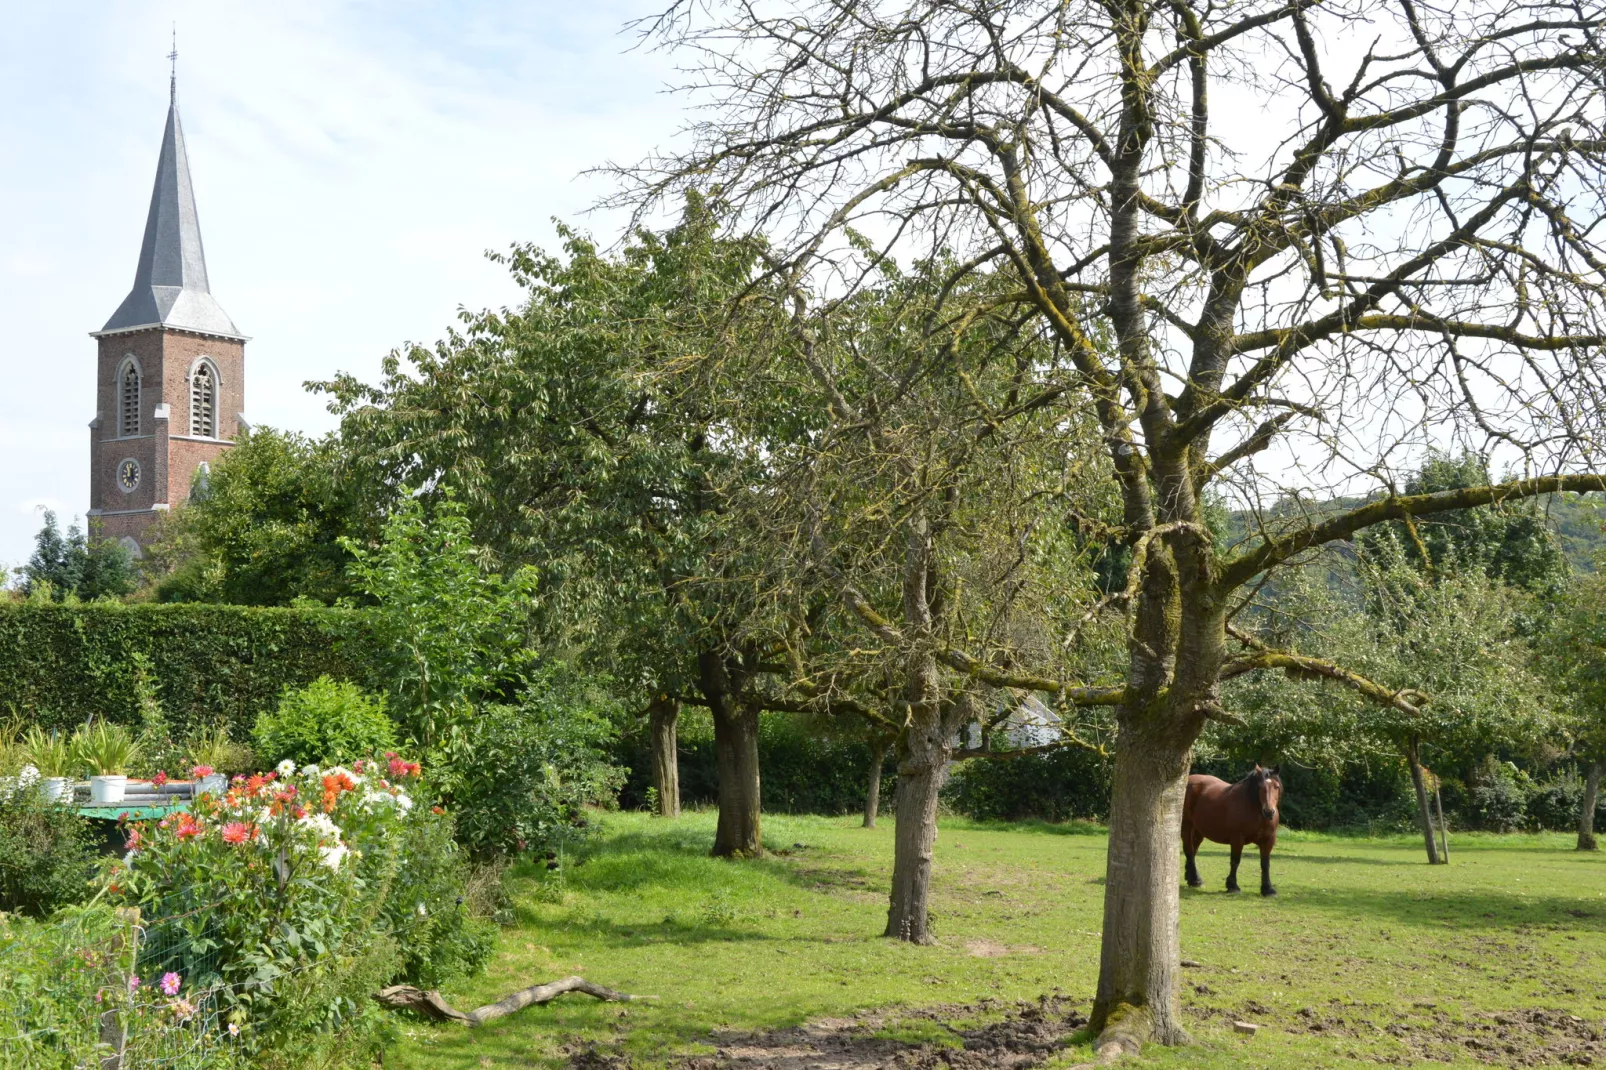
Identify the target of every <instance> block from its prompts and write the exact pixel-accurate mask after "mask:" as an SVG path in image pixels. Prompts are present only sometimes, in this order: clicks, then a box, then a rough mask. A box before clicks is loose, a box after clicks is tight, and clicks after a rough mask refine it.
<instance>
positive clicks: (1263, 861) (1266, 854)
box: [1260, 840, 1277, 895]
mask: <svg viewBox="0 0 1606 1070" xmlns="http://www.w3.org/2000/svg"><path fill="white" fill-rule="evenodd" d="M1275 846H1277V841H1275V840H1272V841H1270V842H1268V841H1265V840H1262V841H1261V843H1260V894H1261V895H1276V894H1277V889H1275V888H1273V887H1272V886H1271V849H1272V848H1273V847H1275Z"/></svg>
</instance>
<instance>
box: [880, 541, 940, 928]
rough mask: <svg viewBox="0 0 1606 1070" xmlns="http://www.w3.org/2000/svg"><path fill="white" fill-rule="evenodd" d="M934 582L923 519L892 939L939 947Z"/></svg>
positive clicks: (906, 611)
mask: <svg viewBox="0 0 1606 1070" xmlns="http://www.w3.org/2000/svg"><path fill="white" fill-rule="evenodd" d="M933 580H934V575H933V559H932V542H931V528H930V525H929V523H928V521H927V519H926V517H925V516H924V515H923V514H920V513H917V514H915V515H914V516H911V517H910V518H909V520H908V522H907V526H906V528H905V531H904V565H903V617H904V620H905V622H906V623H907V624H908V625H910V633H911V635H910V638H911V639H912V640H914V645H913V647H912V649H911V650H909V652H908V654H907V660H906V661H905V663H904V665H905V667H904V683H903V698H904V701H905V702H906V703H907V704H908V706H907V708H908V714H907V717H908V720H907V724H906V726H905V728H904V730H903V732H902V733H901V734H900V736H899V742H898V793H897V802H896V813H895V815H894V820H895V822H896V829H895V832H894V835H893V851H892V903H891V905H890V906H889V907H888V909H887V930H886V934H885V935H887V936H891V937H894V938H896V939H899V940H907V941H909V942H910V943H912V944H934V943H936V942H937V935H936V933H935V931H934V930H933V928H932V924H931V856H932V851H933V849H934V848H935V847H936V844H937V791H938V789H940V788H941V787H942V776H943V772H944V770H945V769H947V767H948V731H947V728H946V726H945V725H944V723H943V720H944V718H943V710H942V684H941V680H940V677H939V675H938V670H937V660H936V658H935V657H933V656H932V654H931V650H930V647H928V646H927V645H926V644H925V642H924V641H925V640H926V639H927V637H929V636H930V634H931V622H932V612H931V602H932V599H933V598H934V597H935V596H936V594H937V588H936V587H935V586H934V585H933Z"/></svg>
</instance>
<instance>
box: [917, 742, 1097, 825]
mask: <svg viewBox="0 0 1606 1070" xmlns="http://www.w3.org/2000/svg"><path fill="white" fill-rule="evenodd" d="M947 795H948V801H949V805H951V806H952V807H953V808H954V809H955V810H958V811H959V812H960V813H962V814H965V815H966V816H968V817H972V818H975V819H976V820H978V821H1018V820H1020V819H1022V818H1028V817H1038V818H1042V819H1043V820H1045V821H1067V820H1070V819H1071V818H1088V819H1092V820H1096V821H1097V820H1103V818H1104V815H1105V814H1106V813H1107V812H1108V810H1109V806H1110V766H1109V761H1108V760H1107V759H1105V758H1104V757H1102V756H1101V755H1098V754H1095V753H1093V752H1092V751H1089V750H1084V749H1083V748H1081V747H1067V748H1065V749H1064V750H1057V751H1050V752H1048V753H1046V754H1030V755H1024V756H1022V757H1019V758H1008V759H988V758H973V759H971V760H969V761H966V762H964V763H962V764H961V765H960V766H959V767H958V769H957V770H956V771H955V772H954V775H953V779H952V780H951V781H950V782H949V785H948V788H947Z"/></svg>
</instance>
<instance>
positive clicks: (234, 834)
mask: <svg viewBox="0 0 1606 1070" xmlns="http://www.w3.org/2000/svg"><path fill="white" fill-rule="evenodd" d="M250 838H251V826H250V825H247V824H246V823H245V822H243V821H230V822H229V823H228V824H227V825H224V826H223V842H224V843H244V842H245V841H246V840H249V839H250ZM168 994H169V995H171V994H172V993H168Z"/></svg>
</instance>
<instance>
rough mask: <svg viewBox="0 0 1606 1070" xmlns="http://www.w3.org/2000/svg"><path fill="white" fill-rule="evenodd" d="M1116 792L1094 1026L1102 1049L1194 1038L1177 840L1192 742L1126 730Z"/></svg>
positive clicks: (1117, 762)
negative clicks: (1185, 998)
mask: <svg viewBox="0 0 1606 1070" xmlns="http://www.w3.org/2000/svg"><path fill="white" fill-rule="evenodd" d="M1121 735H1122V738H1121V739H1120V740H1118V741H1117V745H1116V751H1115V778H1114V784H1113V786H1112V789H1111V793H1110V840H1109V851H1108V856H1107V861H1106V863H1105V871H1104V932H1103V939H1102V946H1101V948H1100V958H1099V987H1098V995H1097V997H1096V999H1095V1000H1094V1003H1093V1017H1092V1021H1091V1023H1090V1027H1091V1029H1092V1031H1093V1032H1094V1033H1095V1034H1096V1035H1097V1036H1098V1040H1097V1042H1096V1043H1097V1045H1098V1048H1099V1050H1100V1051H1101V1052H1104V1051H1106V1050H1107V1049H1108V1048H1109V1047H1110V1046H1111V1045H1119V1047H1120V1049H1121V1050H1123V1051H1127V1052H1136V1051H1137V1050H1138V1049H1139V1048H1140V1047H1141V1046H1142V1044H1143V1042H1144V1041H1145V1040H1155V1041H1158V1042H1160V1043H1162V1044H1186V1043H1188V1041H1189V1037H1188V1032H1187V1030H1186V1029H1185V1028H1184V1027H1183V1024H1182V1012H1181V1007H1180V1005H1179V1002H1178V998H1177V988H1178V982H1179V978H1178V970H1179V969H1180V961H1181V957H1182V952H1181V941H1180V937H1179V934H1178V924H1177V923H1178V911H1179V905H1180V904H1179V899H1180V892H1179V890H1178V886H1179V884H1180V882H1181V874H1180V872H1179V866H1178V861H1177V859H1178V845H1179V843H1180V842H1181V833H1182V796H1183V793H1184V792H1185V790H1186V789H1187V784H1188V756H1189V748H1187V747H1184V748H1183V749H1182V750H1181V752H1180V753H1178V752H1177V750H1176V747H1175V746H1174V745H1173V744H1172V742H1171V741H1170V740H1145V739H1142V738H1138V737H1136V734H1135V733H1131V732H1129V731H1127V730H1124V729H1123V731H1122V733H1121Z"/></svg>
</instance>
